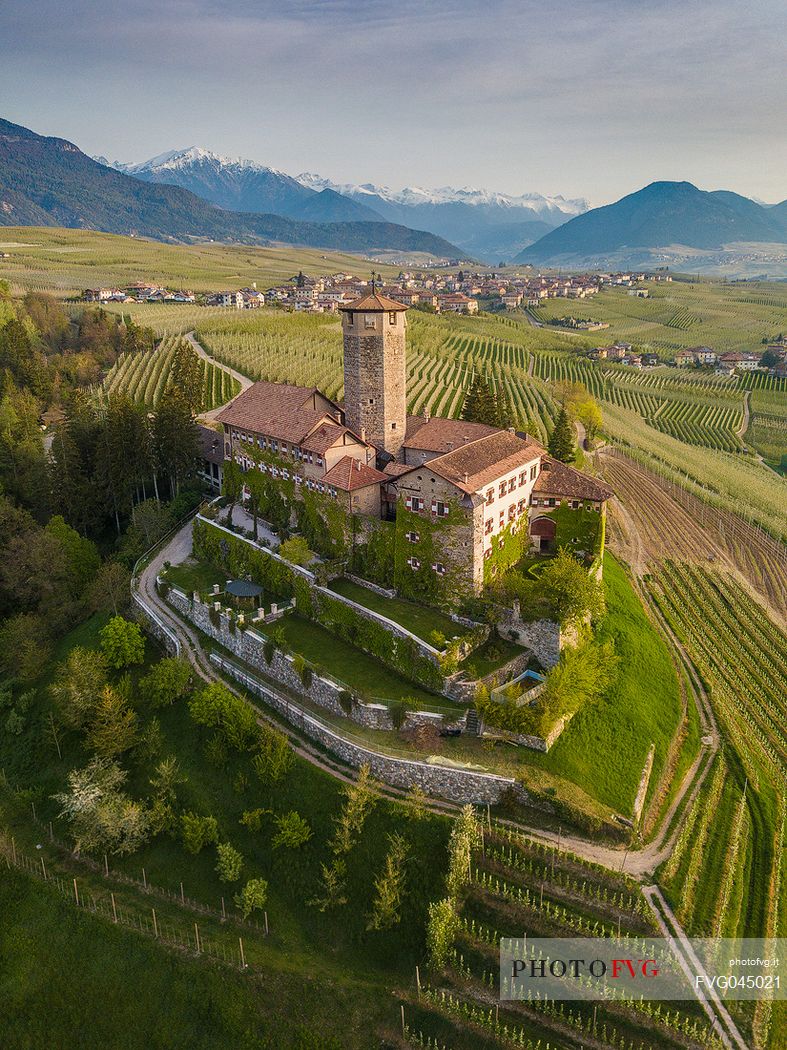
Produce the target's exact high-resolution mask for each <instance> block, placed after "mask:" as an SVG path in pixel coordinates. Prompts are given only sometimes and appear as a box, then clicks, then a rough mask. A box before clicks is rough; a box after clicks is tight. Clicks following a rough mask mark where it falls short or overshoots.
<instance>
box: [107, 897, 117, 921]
mask: <svg viewBox="0 0 787 1050" xmlns="http://www.w3.org/2000/svg"><path fill="white" fill-rule="evenodd" d="M109 896H110V897H111V898H112V917H113V919H114V920H115V922H117V921H118V910H117V905H116V904H115V894H114V893H110V895H109Z"/></svg>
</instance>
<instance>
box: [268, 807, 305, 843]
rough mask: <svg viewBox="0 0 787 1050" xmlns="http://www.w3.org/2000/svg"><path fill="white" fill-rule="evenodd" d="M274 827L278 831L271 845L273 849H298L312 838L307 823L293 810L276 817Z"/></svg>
mask: <svg viewBox="0 0 787 1050" xmlns="http://www.w3.org/2000/svg"><path fill="white" fill-rule="evenodd" d="M276 827H277V828H278V829H279V830H278V832H277V833H276V834H275V835H274V837H273V842H272V843H271V845H272V846H273V848H274V849H280V848H281V847H282V846H284V847H286V848H287V849H298V847H299V846H302V845H303V844H304V843H305V842H308V841H309V839H310V838H311V837H312V829H311V828H310V827H309V824H308V821H306V820H304V818H303V817H302V816H301V815H300V813H297V812H296V811H295V810H294V809H292V810H290V812H289V813H284V814H283V815H282V816H280V817H276Z"/></svg>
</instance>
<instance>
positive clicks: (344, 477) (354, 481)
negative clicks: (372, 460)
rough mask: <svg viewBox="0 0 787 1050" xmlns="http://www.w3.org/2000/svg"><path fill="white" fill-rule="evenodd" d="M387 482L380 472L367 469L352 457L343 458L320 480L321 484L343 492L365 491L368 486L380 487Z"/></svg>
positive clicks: (371, 468)
mask: <svg viewBox="0 0 787 1050" xmlns="http://www.w3.org/2000/svg"><path fill="white" fill-rule="evenodd" d="M387 480H388V478H387V477H386V475H385V474H383V473H382V471H379V470H376V469H375V468H374V467H368V466H367V465H366V464H365V463H361V461H360V460H359V459H353V458H352V456H343V457H342V459H340V460H339V462H338V463H335V464H334V465H333V466H332V467H331V469H330V470H329V471H328V473H327V474H325V476H324V477H323V479H322V481H323V484H325V485H333V487H334V488H337V489H343V490H344V491H345V492H352V491H354V490H355V489H365V488H368V486H369V485H380V484H381V483H382V482H383V481H387Z"/></svg>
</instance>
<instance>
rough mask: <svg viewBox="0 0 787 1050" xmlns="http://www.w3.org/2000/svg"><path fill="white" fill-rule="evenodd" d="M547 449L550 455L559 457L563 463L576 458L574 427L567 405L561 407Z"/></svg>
mask: <svg viewBox="0 0 787 1050" xmlns="http://www.w3.org/2000/svg"><path fill="white" fill-rule="evenodd" d="M547 451H548V452H549V454H550V456H554V457H555V459H559V460H560V462H561V463H571V461H572V460H573V459H574V456H575V453H576V446H575V441H574V428H573V426H572V425H571V420H570V419H569V418H568V412H566V409H565V407H563V408H561V409H560V412H559V414H558V417H557V421H556V422H555V426H554V429H553V430H552V433H551V434H550V435H549V443H548V445H547Z"/></svg>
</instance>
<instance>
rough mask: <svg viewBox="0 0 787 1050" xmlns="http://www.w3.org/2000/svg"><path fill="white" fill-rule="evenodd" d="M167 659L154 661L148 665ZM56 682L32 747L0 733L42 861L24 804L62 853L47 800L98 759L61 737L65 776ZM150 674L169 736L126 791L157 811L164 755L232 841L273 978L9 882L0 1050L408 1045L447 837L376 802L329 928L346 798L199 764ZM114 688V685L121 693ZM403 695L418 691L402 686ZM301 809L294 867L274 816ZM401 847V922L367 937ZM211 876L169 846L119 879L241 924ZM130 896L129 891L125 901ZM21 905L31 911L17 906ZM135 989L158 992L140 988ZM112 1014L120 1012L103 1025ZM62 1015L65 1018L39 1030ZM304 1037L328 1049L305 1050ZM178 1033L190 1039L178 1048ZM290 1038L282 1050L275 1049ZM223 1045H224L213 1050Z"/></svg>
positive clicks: (35, 706) (300, 777) (0, 811)
mask: <svg viewBox="0 0 787 1050" xmlns="http://www.w3.org/2000/svg"><path fill="white" fill-rule="evenodd" d="M100 626H101V621H100V620H99V619H98V618H93V619H91V620H90V621H88V622H87V623H85V624H83V625H80V627H78V628H77V629H76V630H75V631H73V632H71V634H70V635H68V636H67V637H66V638H65V639H63V641H62V643H61V645H60V646H59V652H58V653H57V654H56V655H57V658H62V656H64V655H65V653H66V652H67V651H68V650H69V649H70V648H72V647H73V646H74V645H75V644H81V645H91V644H95V643H96V641H97V633H98V630H99V628H100ZM331 644H332V647H334V648H335V646H334V645H333V642H332V643H331ZM336 644H338V643H336ZM159 655H160V653H159V652H158V651H157V649H156V647H155V645H152V646H151V647H150V656H151V658H157V657H158V656H159ZM364 659H365V658H364ZM53 669H54V663H50V664H49V665H48V666H47V667H46V668H45V669H44V672H43V674H42V676H41V679H40V681H39V682H37V683H35V689H36V695H35V698H34V700H33V703H32V706H31V707H30V709H29V711H28V712H27V716H26V720H27V724H26V727H25V730H24V732H23V733H22V734H20V735H19V736H16V735H13V736H12V735H10V734H7V733H2V734H0V766H2V767H3V768H4V769H5V772H6V773H7V775H8V778H9V781H10V783H11V785H12V786H13V787H14V789H15V790H17V791H18V792H23V793H24V794H23V796H22V798H23V802H22V803H21V805H20V807H19V809H20V813H19V814H18V815H16V816H14V815H13V814H10V813H9V812H7V809H6V807H5V806H4V805H3V804H2V802H0V815H1V816H2V823H3V824H5V825H6V826H10V827H11V828H12V830H11V834H16V837H17V843H18V845H19V846H20V847H22V846H24V849H25V851H26V852H29V853H30V854H32V855H35V842H36V841H40V840H41V834H42V832H41V830H40V828H33V827H31V826H29V822H30V816H29V802H30V801H34V802H35V806H36V812H37V815H38V817H39V818H40V819H41V820H42V821H43V822H44V826H46V824H47V822H48V821H50V820H52V821H53V822H54V829H55V835H56V836H58V837H62V838H66V837H67V828H66V826H65V825H64V823H63V822H61V821H60V820H59V819H58V813H59V805H58V804H57V803H56V802H55V801H54V800H53V799H52V795H53V794H54V793H55V792H56V791H61V790H62V789H63V787H64V786H65V782H66V776H67V773H68V772H69V770H71V769H74V768H81V767H83V766H84V765H85V764H86V763H87V761H88V760H89V757H90V754H89V752H88V751H87V750H86V748H85V744H84V740H83V738H82V736H81V734H79V733H77V732H67V731H65V730H62V729H61V730H59V733H58V737H59V744H60V747H61V750H62V759H61V758H58V753H57V750H56V746H55V742H54V739H53V736H52V733H51V728H50V723H49V718H48V715H49V711H50V709H51V701H50V699H49V695H48V692H47V690H46V688H45V687H46V685H47V683H48V682H49V681H50V680H51V676H52V672H53ZM144 671H145V667H144V666H142V667H139V668H132V674H131V695H132V703H133V705H134V707H135V709H136V711H137V714H138V717H139V719H140V722H141V724H142V725H143V726H147V725H149V724H150V723H151V721H152V720H153V718H154V717H155V718H156V719H157V720H158V722H159V725H160V733H161V742H160V745H159V746H158V748H157V749H156V751H155V753H153V754H150V753H148V752H147V751H146V750H143V749H141V748H139V749H135V750H133V751H130V752H127V753H126V754H125V755H123V756H122V765H123V766H124V767H125V768H126V769H127V770H128V772H129V781H128V788H129V791H130V793H131V794H132V795H133V796H135V797H139V798H142V799H145V798H147V797H149V795H150V790H151V789H150V778H151V775H152V774H153V772H154V770H155V767H156V764H157V763H158V762H159V761H161V759H163V758H166V757H168V756H172V757H174V758H176V759H177V761H178V763H179V766H180V770H181V773H182V774H183V776H184V782H183V783H182V784H181V785H180V786H179V787H178V800H179V805H180V807H181V808H183V809H185V810H192V811H194V812H198V813H202V814H212V815H214V816H215V817H216V819H217V821H218V825H219V836H220V840H221V841H229V842H231V843H232V844H233V845H234V846H235V847H236V848H237V849H238V850H240V852H241V853H242V855H243V858H244V868H243V873H242V878H243V879H244V880H245V879H248V878H253V877H262V878H265V879H266V880H267V881H268V883H269V894H268V901H267V905H266V907H267V911H268V915H269V919H270V926H271V936H270V938H267V939H264V938H262V937H260V936H258V935H255V934H254V932H253V931H251V932H250V933H249V939H248V941H247V940H246V934H245V933H244V944H245V945H246V952H247V958H249V959H250V961H252V962H254V963H255V965H259V966H262V967H263V968H264V970H265V977H264V980H263V979H262V978H254V977H252V975H249V977H248V978H246V977H244V978H241V977H240V976H239V975H235V974H233V973H232V972H229V971H228V972H225V971H223V970H218V969H217V970H215V971H214V969H213V968H212V967H211V966H210V965H209V964H207V963H201V964H197V963H189V962H188V961H183V962H181V961H180V960H175V959H172V958H170V957H169V956H168V955H167V954H165V952H164V951H163V949H162V950H161V951H159V950H157V949H156V948H155V947H154V946H153V945H152V944H150V943H149V942H145V941H142V940H141V939H140V938H138V937H135V935H133V934H124V933H123V931H122V930H109V931H108V932H107V931H106V929H104V930H103V931H102V927H101V925H100V922H99V920H96V919H93V918H91V917H89V916H85V915H82V916H79V915H74V914H72V913H69V911H68V907H67V906H65V905H63V904H61V903H60V902H54V903H53V902H51V901H50V902H49V903H47V902H46V901H44V900H43V899H42V900H38V899H37V898H38V893H37V891H36V892H34V889H35V887H32V886H31V887H24V886H22V884H21V883H20V884H19V885H16V884H15V883H14V882H13V881H12V880H11V879H10V878H6V879H4V880H2V882H3V886H2V888H0V901H1V902H2V904H0V906H2V907H3V908H4V914H5V915H6V916H7V919H8V921H7V922H4V923H3V929H2V931H0V997H2V1000H3V1004H4V1005H3V1010H2V1011H0V1013H1V1014H2V1017H0V1045H2V1046H3V1047H6V1046H8V1047H12V1046H13V1047H16V1046H19V1047H30V1048H31V1050H32V1048H34V1047H38V1046H42V1045H51V1046H63V1047H70V1046H77V1045H79V1046H85V1047H88V1048H91V1047H94V1046H99V1045H104V1046H112V1047H119V1048H125V1047H137V1046H142V1045H161V1046H165V1045H166V1046H173V1047H174V1046H181V1045H195V1046H207V1045H217V1046H221V1047H224V1046H227V1047H229V1046H240V1045H247V1044H248V1045H251V1044H252V1043H253V1044H254V1045H255V1046H257V1045H260V1046H262V1047H267V1046H270V1047H273V1046H277V1047H278V1046H284V1047H287V1048H289V1047H292V1048H293V1050H296V1048H297V1050H317V1048H318V1047H323V1046H333V1045H334V1044H333V1043H330V1042H329V1038H332V1039H334V1040H335V1041H336V1043H335V1045H336V1046H341V1047H348V1048H358V1050H361V1048H366V1047H368V1046H370V1045H372V1044H373V1045H380V1043H381V1041H383V1034H385V1035H386V1036H389V1035H390V1033H391V1031H395V1024H396V1019H397V1015H396V1006H395V1001H394V1000H393V999H392V992H393V990H394V989H395V988H397V987H406V986H407V984H408V982H409V981H410V979H411V977H412V973H413V967H414V966H415V964H416V963H418V962H420V961H421V960H422V959H423V954H424V941H423V936H424V923H425V918H426V908H427V904H428V902H429V901H430V900H433V899H435V898H437V897H439V896H440V894H441V892H442V885H441V883H442V875H443V863H442V861H443V857H444V856H445V843H446V840H447V834H448V822H447V821H446V820H445V819H443V818H431V817H430V818H428V819H426V820H424V821H420V822H411V821H408V820H407V819H405V817H404V813H403V810H402V808H401V807H400V806H399V805H398V804H395V803H392V802H389V801H383V800H380V801H379V802H378V803H377V805H376V806H375V807H374V809H373V811H372V813H371V814H370V816H369V817H368V819H367V822H366V825H365V826H364V830H363V832H362V834H361V835H360V837H359V839H358V841H357V843H356V844H355V845H354V846H353V848H352V851H351V853H350V854H349V855H348V858H347V859H348V872H347V890H346V896H347V899H348V901H349V904H348V905H347V906H345V907H340V908H338V909H335V910H333V911H328V912H325V913H321V912H319V911H318V910H317V909H316V908H313V907H310V906H308V903H307V902H308V901H309V900H310V899H311V898H312V897H313V896H314V895H315V893H317V892H318V890H319V877H320V866H321V864H323V863H326V862H328V861H330V859H331V856H332V855H331V852H330V849H329V846H328V842H329V840H330V838H331V836H332V834H333V827H334V820H335V818H336V816H337V814H338V812H339V809H340V806H341V792H342V785H341V782H340V781H338V780H336V779H334V778H333V777H331V776H330V775H328V774H327V773H324V772H322V771H321V770H319V769H317V768H315V767H314V766H313V765H311V764H310V763H307V762H305V761H303V760H301V759H296V763H295V766H294V768H293V769H292V770H291V771H290V773H289V774H288V775H287V776H286V777H285V778H284V779H283V780H282V781H280V782H279V783H278V784H276V785H273V786H266V785H263V784H262V783H261V782H260V781H259V780H258V779H257V777H256V776H255V773H254V770H253V767H252V764H251V756H250V755H249V754H248V753H240V754H239V753H237V752H232V751H231V752H230V753H229V754H227V755H226V757H225V758H224V759H222V761H221V762H220V763H218V764H215V763H211V762H210V761H208V760H207V758H206V755H205V750H204V745H205V743H206V740H207V738H208V737H209V735H210V734H209V733H208V732H203V731H201V730H199V729H198V728H197V727H196V726H195V725H194V723H193V722H192V720H191V718H190V716H189V714H188V711H187V708H186V704H185V702H184V701H179V702H178V703H177V704H175V705H173V706H172V707H168V708H165V709H162V710H159V711H156V712H153V711H151V710H150V709H149V708H147V707H146V705H145V704H144V702H142V700H141V699H140V697H139V694H138V692H137V682H138V680H139V677H140V675H141V674H142V673H144ZM385 677H386V678H388V677H389V676H388V675H387V674H386V676H385ZM112 678H113V680H115V681H117V679H118V678H119V676H118V675H116V674H113V676H112ZM402 692H403V693H404V694H405V695H406V694H407V693H410V694H412V693H413V692H417V690H414V689H412V688H410V687H409V686H406V688H403V689H402ZM257 808H259V809H262V810H265V811H266V816H265V817H264V818H263V825H262V829H261V830H260V831H258V832H252V831H249V830H248V829H247V828H245V827H244V826H242V825H241V824H240V823H239V820H240V817H241V815H242V813H243V812H244V811H245V810H250V809H257ZM290 810H296V811H297V812H299V813H300V814H301V815H303V816H304V817H305V818H306V820H307V821H308V822H309V824H310V825H311V828H312V830H313V837H312V839H311V840H310V841H309V842H308V843H307V844H306V845H305V846H302V847H301V848H300V849H299V850H298V851H297V852H296V853H294V852H292V851H288V850H286V849H282V850H273V849H272V848H271V839H272V837H273V835H274V833H275V830H276V828H275V824H274V816H275V815H276V814H283V813H286V812H288V811H290ZM14 820H16V822H17V826H16V827H15V826H14ZM394 831H398V832H400V833H401V834H402V835H404V837H405V838H406V839H407V841H408V844H409V847H410V855H409V859H408V861H407V873H406V888H405V895H404V899H403V905H402V921H401V924H400V925H398V926H396V927H394V928H393V929H392V930H389V931H386V932H379V933H371V932H368V931H367V930H366V922H367V916H368V913H369V910H370V907H371V903H372V899H373V897H374V892H375V890H374V878H375V877H376V876H377V874H378V873H379V872H380V871H381V870H382V867H383V864H384V860H385V855H386V852H387V849H388V836H389V835H390V834H391V833H392V832H394ZM36 836H37V837H36ZM100 859H101V858H99V860H100ZM215 864H216V853H215V849H214V848H213V847H207V848H205V849H204V850H203V851H202V852H201V853H200V854H199V855H197V856H192V855H190V854H188V853H186V852H185V851H184V849H183V847H182V845H181V842H180V840H179V838H178V837H173V836H171V835H169V834H167V833H163V834H160V835H158V836H156V837H155V838H154V839H152V840H151V841H150V842H149V843H148V844H147V845H146V846H145V847H144V848H143V849H141V850H140V851H139V852H137V853H135V854H134V855H133V856H130V857H123V858H121V857H114V858H110V865H111V866H112V868H113V870H115V871H119V872H125V873H127V874H129V875H132V876H133V877H135V878H137V879H138V878H140V876H141V872H142V869H143V868H144V869H145V871H146V874H147V878H148V880H149V882H150V883H151V884H153V885H156V886H158V887H162V888H165V889H168V890H171V891H173V892H175V893H177V892H178V891H179V887H180V883H181V881H182V882H183V884H184V888H185V892H186V895H187V896H189V897H191V898H194V899H197V900H199V901H202V902H203V903H205V904H208V905H210V906H211V907H213V908H217V907H219V904H220V900H221V898H222V897H225V898H226V900H227V906H228V907H231V906H232V905H231V900H232V896H233V893H234V892H236V891H237V885H233V886H227V885H225V884H223V883H221V882H220V881H219V879H218V877H217V875H216V872H215V870H214V869H215ZM81 877H83V878H84V879H85V880H86V885H89V884H90V879H91V878H96V879H98V880H99V882H100V879H101V876H100V874H99V875H96V876H88V875H84V876H81ZM99 889H101V887H100V886H99ZM90 892H92V890H91V891H90ZM101 892H103V893H104V894H105V893H106V891H105V890H101ZM122 892H123V893H127V892H131V891H130V890H128V888H122ZM20 899H23V900H24V901H26V902H28V904H25V905H24V906H21V905H19V903H18V902H19V901H20ZM147 903H148V907H149V902H147ZM157 907H158V905H157ZM165 907H170V905H165V904H161V908H162V913H165ZM148 914H149V911H148ZM188 918H190V919H193V916H190V917H189V916H187V919H188ZM206 921H207V920H206ZM93 924H95V925H93ZM93 938H95V940H93ZM234 943H235V944H237V940H235V942H234ZM140 972H144V974H145V975H146V976H145V979H144V980H143V979H142V978H141V977H139V974H140ZM124 986H127V987H129V988H133V989H134V993H133V995H132V994H128V995H122V996H121V995H118V989H119V988H121V987H124ZM191 989H193V993H192V991H191ZM108 999H111V1000H112V1001H113V1003H114V1002H115V1000H119V999H122V1002H118V1003H117V1005H116V1006H115V1007H113V1010H112V1011H106V1009H105V1003H106V1001H107V1000H108ZM140 999H142V1000H144V1002H143V1003H142V1004H140V1002H139V1000H140ZM148 1003H155V1004H156V1010H157V1018H158V1027H157V1025H156V1024H155V1023H154V1021H153V1019H152V1018H151V1021H150V1024H148V1023H147V1021H146V1020H145V1018H146V1012H145V1011H146V1009H147V1006H146V1004H148ZM151 1009H152V1007H151ZM50 1013H51V1014H52V1015H54V1014H57V1017H56V1018H55V1017H54V1016H52V1017H50V1018H49V1019H48V1021H47V1022H45V1021H44V1020H39V1019H40V1018H46V1017H47V1015H48V1014H50ZM102 1015H103V1016H102ZM94 1018H95V1019H96V1020H95V1032H94V1031H93V1028H92V1025H93V1023H94ZM293 1018H297V1024H296V1023H295V1022H294V1021H293ZM189 1019H190V1020H189ZM45 1023H47V1024H48V1025H49V1027H48V1028H47V1031H48V1033H49V1034H48V1038H47V1039H43V1038H41V1037H40V1033H39V1028H40V1027H41V1026H42V1025H44V1024H45ZM115 1025H117V1031H115ZM298 1025H303V1026H305V1027H306V1028H307V1029H309V1031H311V1032H317V1031H319V1032H320V1035H314V1036H313V1038H312V1039H311V1040H305V1041H302V1042H301V1041H299V1040H298V1038H297V1031H298ZM15 1026H16V1027H15ZM386 1026H387V1027H386ZM192 1027H193V1029H194V1032H195V1034H194V1037H193V1039H192V1038H191V1035H190V1033H192ZM384 1027H385V1032H384V1033H383V1028H384ZM82 1028H85V1029H86V1030H87V1029H89V1032H88V1034H87V1035H85V1036H84V1038H80V1035H79V1032H80V1031H81V1029H82ZM197 1030H198V1031H197ZM156 1031H158V1032H160V1033H164V1032H168V1033H169V1036H172V1038H169V1036H168V1040H164V1039H163V1038H162V1040H159V1041H158V1042H156V1040H155V1039H153V1037H152V1036H151V1032H156ZM13 1032H17V1033H21V1036H20V1035H19V1034H17V1040H18V1041H16V1042H15V1041H14V1040H13V1039H12V1038H11V1034H12V1033H13ZM181 1032H185V1033H186V1036H185V1037H184V1039H183V1040H181V1039H180V1034H181ZM174 1033H177V1037H175V1035H174ZM280 1033H283V1035H282V1037H281V1038H279V1039H276V1038H274V1037H275V1036H277V1035H279V1034H280ZM211 1034H213V1035H215V1037H216V1039H215V1041H214V1042H212V1043H211V1041H210V1036H211ZM19 1040H21V1041H19ZM151 1040H152V1041H151ZM173 1040H174V1041H173ZM258 1040H260V1041H258ZM266 1040H270V1042H268V1041H266ZM323 1040H324V1041H323Z"/></svg>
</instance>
